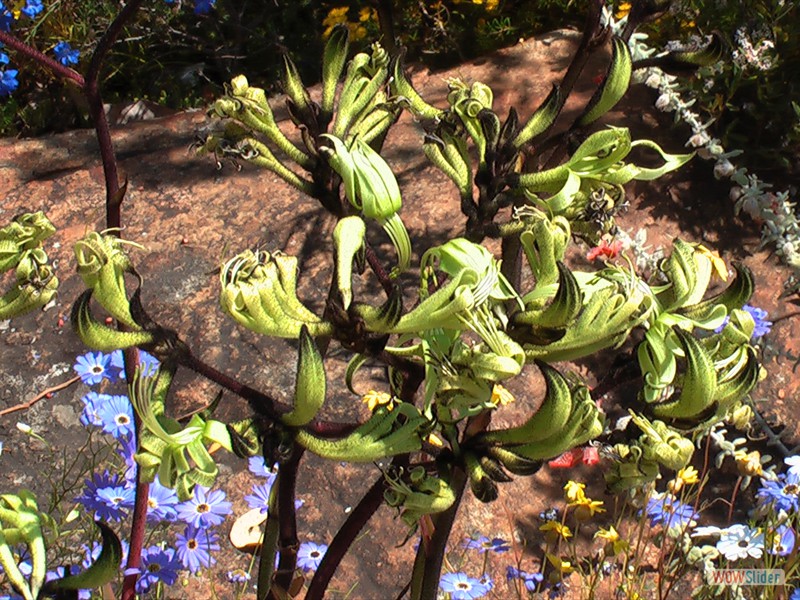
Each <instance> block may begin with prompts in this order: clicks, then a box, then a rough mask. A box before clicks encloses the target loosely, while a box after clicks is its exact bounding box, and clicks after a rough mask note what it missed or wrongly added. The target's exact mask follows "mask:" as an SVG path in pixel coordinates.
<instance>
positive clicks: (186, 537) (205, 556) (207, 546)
mask: <svg viewBox="0 0 800 600" xmlns="http://www.w3.org/2000/svg"><path fill="white" fill-rule="evenodd" d="M175 548H176V549H177V552H178V558H179V559H180V561H181V563H182V564H183V566H184V567H185V568H186V569H188V570H189V571H190V572H191V573H192V574H194V573H197V572H198V571H199V570H200V569H201V568H203V567H206V568H208V567H211V566H212V565H214V564H216V562H217V560H216V559H215V558H214V557H213V556H211V553H212V552H216V551H218V550H219V536H218V535H217V534H216V533H215V532H214V531H211V530H208V529H198V528H196V527H194V526H193V525H189V526H188V527H186V529H185V530H184V532H183V535H181V534H178V535H176V536H175Z"/></svg>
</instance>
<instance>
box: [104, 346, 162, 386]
mask: <svg viewBox="0 0 800 600" xmlns="http://www.w3.org/2000/svg"><path fill="white" fill-rule="evenodd" d="M160 366H161V363H160V362H159V361H158V359H157V358H156V357H155V356H153V355H152V354H149V353H147V352H145V351H144V350H139V369H141V371H142V376H144V377H150V376H151V375H155V374H156V371H157V370H158V368H159V367H160ZM111 374H112V376H113V377H114V378H115V379H119V380H120V381H125V358H124V356H123V354H122V350H114V352H112V353H111Z"/></svg>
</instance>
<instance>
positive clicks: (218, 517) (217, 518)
mask: <svg viewBox="0 0 800 600" xmlns="http://www.w3.org/2000/svg"><path fill="white" fill-rule="evenodd" d="M231 506H232V504H231V503H230V502H227V501H226V500H225V492H223V491H222V490H213V491H210V492H209V489H208V488H207V487H203V486H201V485H196V486H194V495H193V497H192V498H190V499H189V500H187V501H186V502H181V503H180V504H178V507H177V509H178V518H179V519H180V520H181V521H183V522H184V523H188V524H189V525H194V526H195V527H198V528H203V527H214V526H216V525H219V524H221V523H222V522H223V521H224V520H225V517H226V516H227V515H229V514H231V512H233V511H232V509H231Z"/></svg>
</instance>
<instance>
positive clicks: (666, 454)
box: [630, 412, 694, 471]
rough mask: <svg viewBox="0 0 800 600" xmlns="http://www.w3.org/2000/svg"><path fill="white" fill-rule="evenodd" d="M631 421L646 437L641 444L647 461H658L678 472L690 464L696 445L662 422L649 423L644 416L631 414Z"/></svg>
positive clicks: (640, 439) (643, 437)
mask: <svg viewBox="0 0 800 600" xmlns="http://www.w3.org/2000/svg"><path fill="white" fill-rule="evenodd" d="M630 414H631V420H632V421H633V422H634V423H635V424H636V426H637V427H638V428H639V429H641V430H642V432H643V433H644V435H642V437H641V438H639V443H640V444H641V446H642V448H643V449H644V457H645V458H646V459H647V460H652V461H656V462H658V463H660V464H662V465H664V466H665V467H667V468H668V469H672V470H673V471H678V470H680V469H682V468H683V467H685V466H686V465H688V464H689V462H690V461H691V460H692V455H693V454H694V443H693V442H692V440H689V439H687V438H685V437H683V436H682V435H681V434H679V433H678V432H677V431H675V430H673V429H670V428H669V427H668V426H667V425H666V424H665V423H664V422H662V421H652V422H651V421H648V420H647V419H646V418H644V417H643V416H640V415H637V414H635V413H634V412H631V413H630Z"/></svg>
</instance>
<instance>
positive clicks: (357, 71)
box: [332, 43, 389, 141]
mask: <svg viewBox="0 0 800 600" xmlns="http://www.w3.org/2000/svg"><path fill="white" fill-rule="evenodd" d="M388 75H389V55H388V54H387V52H386V50H384V49H383V48H382V47H381V45H380V44H378V43H374V44H373V45H372V54H371V55H367V54H364V53H359V54H356V55H355V56H354V57H353V60H351V61H350V65H349V67H348V69H347V75H346V76H345V80H344V84H343V85H342V93H341V94H340V96H339V105H338V107H337V109H336V118H335V119H334V122H333V129H332V132H333V135H334V136H336V137H338V138H341V139H346V140H348V141H351V140H352V135H351V134H352V130H353V129H355V127H356V125H357V123H358V122H359V121H361V120H363V119H365V118H366V117H367V116H369V114H371V113H372V112H373V111H374V110H375V109H376V108H377V107H378V106H380V105H381V104H383V103H384V102H386V94H385V92H383V88H384V86H385V85H386V82H387V79H388Z"/></svg>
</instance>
